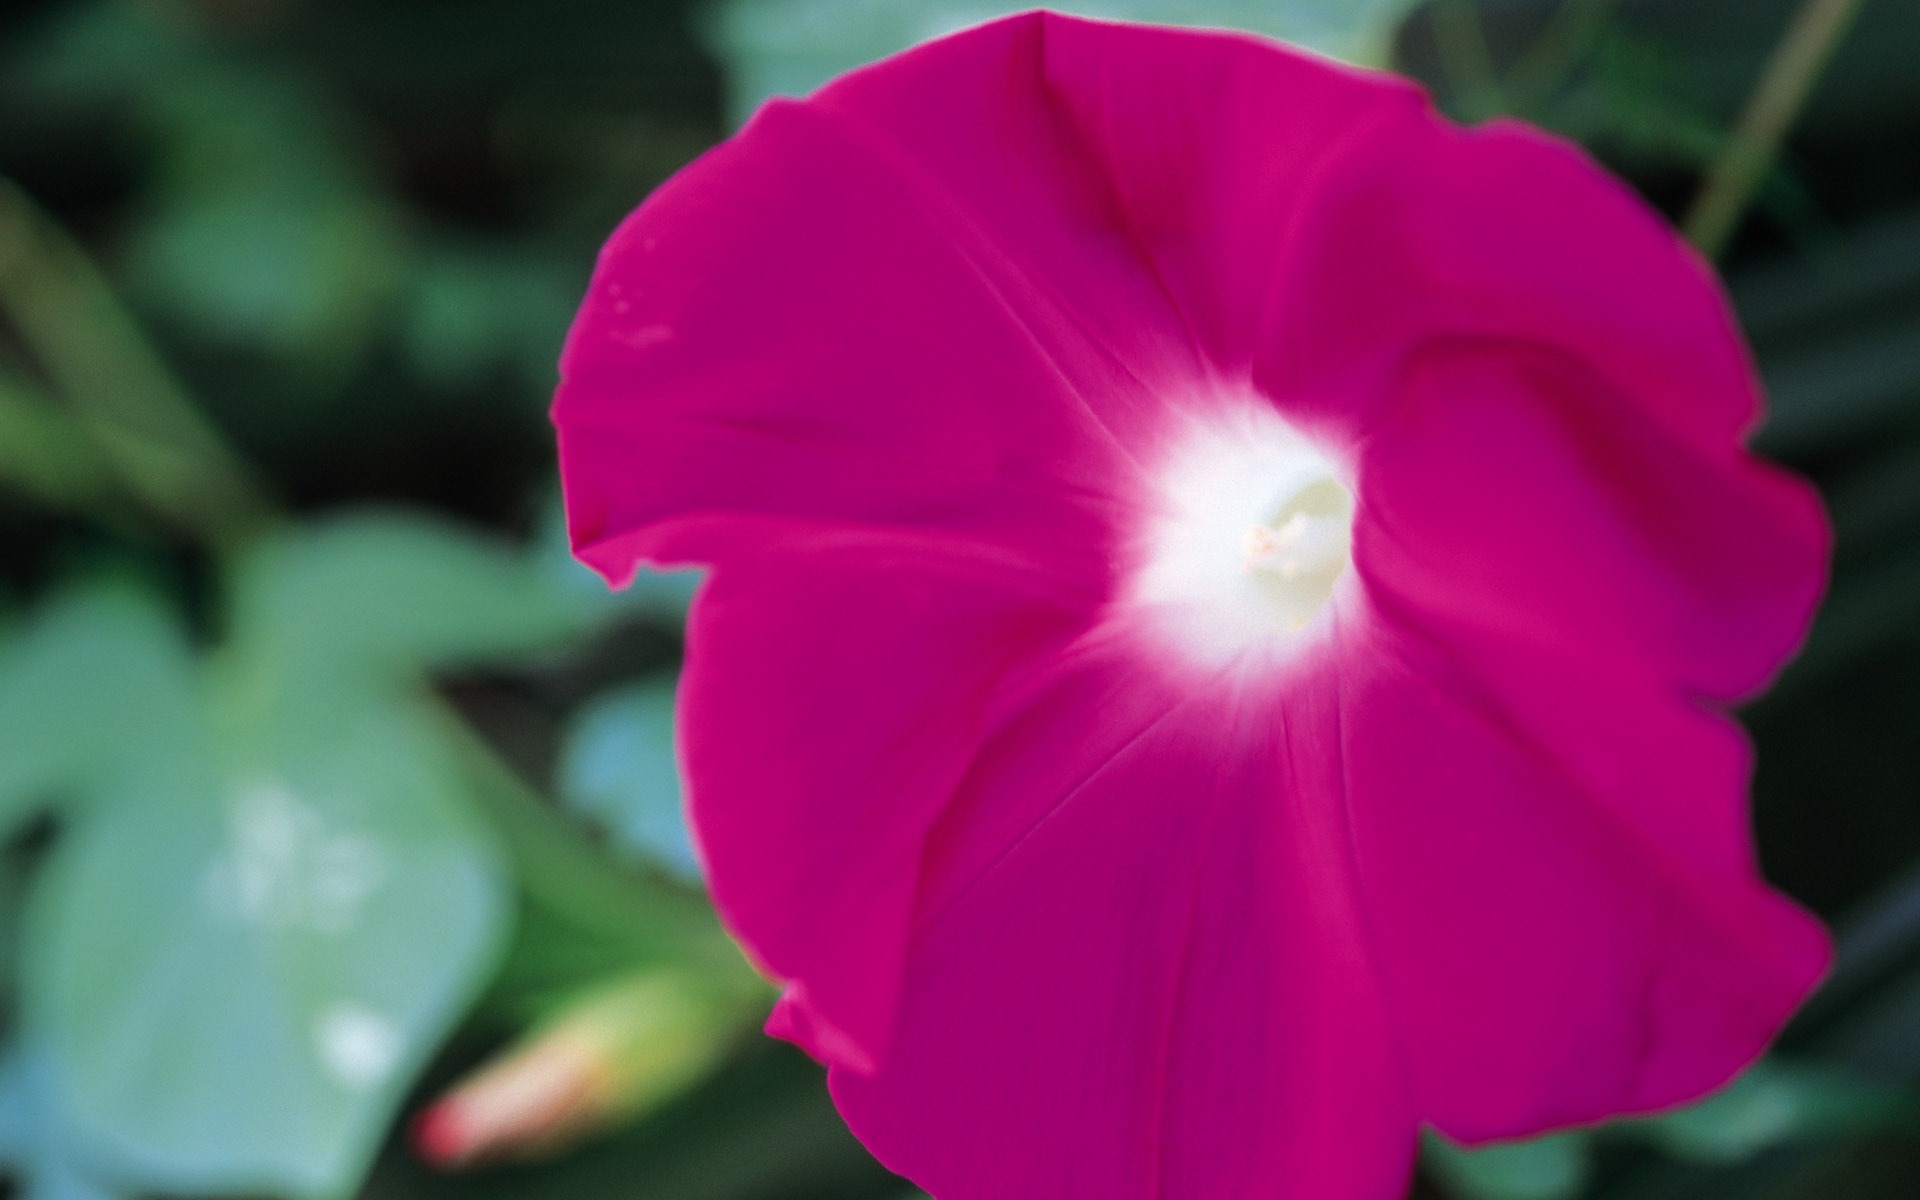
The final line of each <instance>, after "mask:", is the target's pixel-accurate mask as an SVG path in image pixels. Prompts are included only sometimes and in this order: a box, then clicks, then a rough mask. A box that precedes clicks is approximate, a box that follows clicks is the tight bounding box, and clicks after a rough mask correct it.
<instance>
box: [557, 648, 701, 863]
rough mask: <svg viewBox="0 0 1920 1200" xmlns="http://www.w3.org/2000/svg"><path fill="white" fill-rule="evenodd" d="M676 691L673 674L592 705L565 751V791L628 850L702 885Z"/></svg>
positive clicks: (578, 809)
mask: <svg viewBox="0 0 1920 1200" xmlns="http://www.w3.org/2000/svg"><path fill="white" fill-rule="evenodd" d="M673 691H674V681H673V680H672V679H671V678H665V679H654V680H649V681H647V682H645V683H640V684H636V685H634V686H632V687H628V688H622V689H620V690H618V691H615V692H611V693H608V694H607V695H604V696H601V697H599V698H597V699H595V700H594V701H593V702H591V703H590V704H588V705H586V706H585V707H584V708H583V709H582V710H581V711H580V713H579V714H578V715H577V716H576V717H575V718H574V720H573V724H572V727H571V728H570V729H569V730H568V733H567V741H566V745H565V747H564V749H563V750H562V751H561V757H560V778H559V793H560V798H561V800H562V801H563V802H564V803H565V804H566V805H567V807H568V808H570V809H571V810H572V811H573V812H575V813H577V814H579V815H580V816H583V817H586V818H587V819H588V820H590V821H591V822H593V823H594V824H596V825H599V826H600V827H602V828H604V829H605V830H607V832H608V833H609V834H611V835H612V837H613V840H614V842H615V844H616V845H618V846H619V847H621V848H622V849H624V850H628V851H631V852H633V853H635V854H637V855H639V856H641V857H642V858H644V859H646V861H648V862H649V863H651V864H653V865H654V866H657V867H660V868H661V869H663V870H665V871H667V872H668V873H670V874H672V875H673V876H675V877H676V878H678V879H680V880H682V881H684V882H687V883H691V884H698V883H699V882H700V863H699V860H698V859H697V858H696V857H695V856H694V851H693V842H692V839H691V838H690V837H689V836H688V833H687V822H686V816H685V814H684V812H683V810H682V807H681V785H680V769H679V766H678V764H677V763H676V761H675V757H674V748H673Z"/></svg>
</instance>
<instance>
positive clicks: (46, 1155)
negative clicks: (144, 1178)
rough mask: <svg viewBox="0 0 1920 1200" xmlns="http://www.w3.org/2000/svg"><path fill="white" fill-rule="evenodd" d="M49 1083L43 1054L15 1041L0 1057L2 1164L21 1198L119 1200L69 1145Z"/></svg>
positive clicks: (110, 1187) (0, 1141)
mask: <svg viewBox="0 0 1920 1200" xmlns="http://www.w3.org/2000/svg"><path fill="white" fill-rule="evenodd" d="M56 1110H57V1105H56V1104H55V1103H54V1097H53V1095H52V1094H51V1091H50V1089H49V1086H48V1080H47V1064H46V1056H45V1054H43V1053H40V1052H38V1051H36V1050H33V1049H29V1048H27V1047H23V1046H21V1045H19V1044H18V1043H14V1044H11V1045H9V1046H8V1047H7V1048H6V1050H5V1052H4V1056H0V1163H4V1164H5V1165H6V1167H7V1168H8V1170H9V1172H10V1173H11V1174H12V1175H13V1176H14V1177H15V1179H16V1181H17V1190H16V1191H15V1192H14V1193H13V1194H15V1195H17V1196H19V1197H20V1200H120V1197H121V1196H122V1195H123V1193H122V1192H121V1191H119V1190H118V1189H116V1188H114V1187H112V1186H111V1185H110V1184H109V1182H108V1181H106V1180H103V1179H100V1178H98V1177H97V1176H96V1175H95V1174H94V1172H93V1170H92V1169H91V1168H92V1164H90V1163H88V1162H85V1161H83V1160H81V1159H80V1158H78V1157H77V1156H76V1154H75V1152H74V1149H73V1147H72V1146H71V1145H70V1144H69V1139H68V1137H67V1135H66V1132H65V1129H64V1126H63V1123H62V1121H61V1119H60V1115H59V1113H58V1112H57V1111H56Z"/></svg>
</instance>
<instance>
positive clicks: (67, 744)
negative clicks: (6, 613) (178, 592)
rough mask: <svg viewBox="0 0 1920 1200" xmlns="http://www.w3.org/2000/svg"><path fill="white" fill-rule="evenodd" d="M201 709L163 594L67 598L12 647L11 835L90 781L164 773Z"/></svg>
mask: <svg viewBox="0 0 1920 1200" xmlns="http://www.w3.org/2000/svg"><path fill="white" fill-rule="evenodd" d="M199 707H200V699H199V685H198V683H197V681H196V680H195V678H194V665H193V661H192V658H191V655H190V653H189V651H188V649H187V646H186V643H185V641H184V640H183V638H182V636H181V634H180V631H179V630H178V629H177V628H175V626H174V624H173V622H172V619H171V616H170V614H168V613H167V611H166V609H165V607H164V606H163V605H162V604H161V602H160V601H159V600H158V599H157V598H156V597H154V596H152V595H150V594H148V593H146V592H144V591H141V590H138V589H135V588H132V587H126V586H119V585H113V584H101V585H95V586H92V587H87V588H79V589H75V590H73V591H70V592H65V593H61V594H59V595H57V596H55V597H54V598H53V599H51V600H49V601H48V602H47V603H46V604H45V605H44V606H43V607H42V608H41V610H40V613H39V614H38V616H37V618H36V619H35V620H34V621H33V623H31V624H30V625H29V626H28V627H27V628H26V629H25V630H23V631H22V632H21V633H20V634H19V635H17V636H16V637H15V638H14V640H13V642H12V644H11V645H6V646H0V834H4V833H5V832H7V831H9V830H11V829H12V828H13V827H14V826H15V825H16V824H17V823H18V822H19V821H20V820H21V818H22V817H24V816H26V815H28V814H30V813H31V812H32V811H33V810H34V806H35V805H36V804H38V803H41V802H43V801H48V800H52V799H56V798H68V799H71V798H74V797H75V796H76V795H77V794H78V792H79V790H80V788H81V787H82V785H83V784H89V783H92V784H97V783H99V782H101V781H102V780H103V779H104V778H105V777H107V776H109V775H111V774H113V773H115V772H130V773H134V774H145V773H150V772H154V771H156V769H157V768H156V764H158V763H161V762H164V761H166V760H167V759H170V758H171V757H173V756H174V755H175V754H176V747H177V746H178V745H180V744H181V743H183V742H184V741H185V740H187V739H188V738H189V737H190V734H189V732H188V731H189V728H190V723H191V721H192V720H193V718H194V716H195V714H197V712H198V709H199Z"/></svg>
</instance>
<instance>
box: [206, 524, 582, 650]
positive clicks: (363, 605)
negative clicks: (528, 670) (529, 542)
mask: <svg viewBox="0 0 1920 1200" xmlns="http://www.w3.org/2000/svg"><path fill="white" fill-rule="evenodd" d="M582 625H583V618H582V616H581V614H580V612H579V605H578V604H577V603H576V602H575V601H574V600H573V599H572V598H571V597H569V596H567V595H565V594H564V593H562V592H561V591H560V590H559V589H557V588H555V587H554V586H553V584H552V581H551V579H550V578H548V577H547V576H546V575H545V574H544V573H543V572H542V571H541V570H540V569H538V567H537V566H536V565H535V564H533V563H532V562H530V561H529V560H528V559H526V558H524V557H522V556H518V555H516V554H513V553H511V552H509V551H508V550H507V549H506V548H505V547H502V546H500V545H497V544H494V543H492V542H489V541H486V540H485V539H483V538H480V537H478V536H476V535H474V534H472V533H469V532H467V531H465V530H462V529H460V528H459V527H457V526H454V525H452V524H449V523H446V522H443V521H438V520H435V519H432V518H430V517H426V516H421V515H414V514H401V513H397V512H366V513H360V514H356V515H353V516H341V517H334V518H331V519H329V520H325V521H321V522H309V523H306V524H305V525H303V526H301V527H300V528H299V529H298V530H297V531H296V532H293V533H290V534H288V535H286V536H284V537H282V538H281V539H279V540H278V541H276V542H274V543H272V544H271V545H269V546H267V547H265V548H264V549H263V550H261V551H260V552H259V553H257V554H256V555H255V556H254V557H253V558H252V559H251V560H249V561H248V562H247V564H246V565H245V566H244V567H243V569H242V572H241V576H240V579H239V582H238V585H237V600H236V602H235V610H234V630H235V638H236V641H238V642H239V643H241V644H243V645H245V646H246V647H247V648H248V650H249V652H250V653H254V654H257V655H259V656H260V658H261V661H262V662H264V663H268V664H270V665H271V667H272V669H273V671H274V673H275V675H276V676H277V677H279V678H282V679H288V680H295V681H304V680H307V679H310V678H313V677H316V676H318V675H326V676H329V677H341V676H346V675H355V674H359V673H364V672H365V671H367V670H368V669H369V668H387V669H407V668H411V667H415V666H430V667H431V666H448V665H458V664H467V663H475V662H482V661H486V660H489V659H496V658H500V657H504V656H511V655H517V654H524V653H527V652H529V651H532V650H537V649H542V648H545V647H549V646H552V645H554V644H556V643H558V642H559V641H560V640H561V639H563V638H564V637H566V636H567V635H569V634H571V633H573V632H575V631H577V630H578V629H580V628H581V627H582Z"/></svg>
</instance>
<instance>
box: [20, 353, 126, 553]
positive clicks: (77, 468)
mask: <svg viewBox="0 0 1920 1200" xmlns="http://www.w3.org/2000/svg"><path fill="white" fill-rule="evenodd" d="M0 479H4V480H5V481H6V482H7V483H9V484H12V485H13V486H14V487H16V488H18V489H20V490H21V491H23V492H25V493H27V494H28V495H30V496H32V497H34V498H35V499H37V500H39V501H40V502H42V503H44V504H48V505H51V506H53V507H55V508H65V509H73V510H77V511H80V512H85V513H92V514H97V515H98V516H100V517H102V518H103V519H106V520H108V521H109V522H110V523H113V524H120V523H121V522H122V520H123V519H124V513H122V512H120V511H119V510H120V509H122V508H123V507H124V500H125V498H124V496H122V495H121V494H120V490H119V486H118V482H117V480H116V479H115V476H114V472H113V468H112V466H111V465H110V464H108V463H106V462H104V461H102V459H101V456H100V452H99V451H98V450H97V449H96V448H95V447H94V445H93V443H92V442H91V441H90V440H89V439H88V438H87V436H86V435H85V434H84V433H82V432H81V431H80V430H78V429H76V428H74V424H73V422H72V421H71V420H70V419H69V418H68V417H67V415H66V414H65V413H63V412H61V411H60V409H59V408H58V407H57V406H56V405H55V404H54V403H53V402H52V400H50V399H48V398H47V397H46V396H44V395H42V394H41V393H40V390H39V389H38V388H36V387H34V386H32V385H31V384H29V383H27V382H26V381H24V380H22V379H19V378H17V377H15V376H12V375H8V374H6V373H4V372H0Z"/></svg>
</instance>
